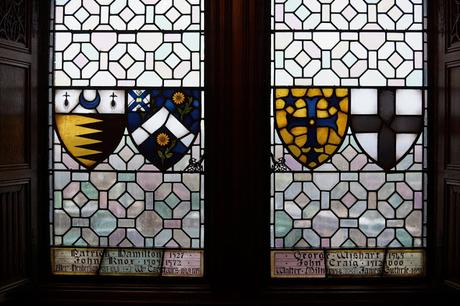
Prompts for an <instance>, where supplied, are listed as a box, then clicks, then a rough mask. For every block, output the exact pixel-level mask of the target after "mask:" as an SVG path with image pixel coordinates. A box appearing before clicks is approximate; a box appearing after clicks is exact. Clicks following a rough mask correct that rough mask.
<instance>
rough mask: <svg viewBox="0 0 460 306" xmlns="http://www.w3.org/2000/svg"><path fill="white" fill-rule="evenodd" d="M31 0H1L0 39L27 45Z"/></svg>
mask: <svg viewBox="0 0 460 306" xmlns="http://www.w3.org/2000/svg"><path fill="white" fill-rule="evenodd" d="M29 2H30V1H26V0H2V1H0V39H2V40H5V41H8V42H10V43H13V44H18V45H22V46H24V47H27V45H28V32H29V31H28V22H27V19H28V11H29V10H28V6H29Z"/></svg>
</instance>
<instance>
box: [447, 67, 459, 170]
mask: <svg viewBox="0 0 460 306" xmlns="http://www.w3.org/2000/svg"><path fill="white" fill-rule="evenodd" d="M447 85H448V87H447V88H448V93H447V95H448V96H447V99H448V109H449V112H448V116H449V120H448V124H449V129H448V133H449V135H450V137H449V138H448V148H449V149H448V159H447V160H448V163H449V165H450V167H453V166H454V165H460V154H458V151H459V148H460V101H459V100H458V99H459V97H460V65H459V66H457V65H455V66H451V67H447Z"/></svg>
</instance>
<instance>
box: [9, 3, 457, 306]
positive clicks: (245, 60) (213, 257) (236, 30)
mask: <svg viewBox="0 0 460 306" xmlns="http://www.w3.org/2000/svg"><path fill="white" fill-rule="evenodd" d="M459 3H460V1H459V0H444V1H441V0H429V1H428V4H429V10H428V11H429V14H430V16H429V20H430V22H429V49H430V54H429V64H430V80H429V89H430V91H429V95H430V124H431V128H430V148H431V150H430V179H431V183H430V190H429V194H430V201H429V228H430V230H429V246H428V275H427V277H426V278H424V279H421V280H420V279H419V280H414V279H405V280H404V279H402V280H394V279H391V280H387V279H377V280H359V279H357V280H352V279H344V280H340V281H338V280H336V281H331V280H321V281H318V280H315V281H272V280H270V274H269V272H270V264H269V206H268V203H269V188H270V182H269V171H270V156H269V154H268V152H269V103H267V101H269V88H270V87H269V79H270V78H269V76H270V70H269V60H270V51H269V50H270V36H269V28H270V23H269V22H270V19H269V13H270V1H269V0H265V1H264V0H207V2H206V4H207V16H206V25H207V29H206V72H205V75H206V100H207V105H206V120H207V123H206V124H207V127H206V128H207V131H206V133H207V136H206V137H207V140H206V143H207V148H206V156H207V157H206V159H207V160H206V165H207V169H206V190H205V192H206V235H205V236H206V242H205V244H206V248H205V252H206V253H205V258H206V262H205V274H206V276H205V278H204V279H202V280H194V281H192V280H174V281H172V280H157V279H151V280H146V279H144V278H143V279H135V278H131V279H130V278H102V277H95V278H88V277H86V278H81V277H52V276H51V275H50V274H49V270H50V269H49V247H48V246H49V240H48V206H49V205H48V191H47V190H48V187H47V180H48V173H47V147H48V145H47V141H48V136H47V134H48V131H47V116H48V109H47V103H48V99H49V97H48V87H47V86H48V52H49V49H48V37H49V22H48V20H49V1H48V0H1V1H0V141H1V143H0V304H1V303H9V304H11V305H19V303H20V302H21V301H22V302H26V303H27V304H26V305H29V304H35V305H38V304H49V305H62V304H65V305H87V304H99V305H109V304H110V305H114V304H118V305H127V304H129V305H136V304H152V305H160V304H189V305H192V304H193V305H195V304H208V305H214V304H216V305H217V304H227V305H243V304H245V305H246V304H247V305H259V304H266V305H280V304H292V305H294V304H298V305H300V304H306V305H307V304H308V305H336V304H340V305H383V304H391V305H408V304H411V305H416V304H430V305H443V304H446V305H448V304H451V305H458V303H459V302H460V4H459Z"/></svg>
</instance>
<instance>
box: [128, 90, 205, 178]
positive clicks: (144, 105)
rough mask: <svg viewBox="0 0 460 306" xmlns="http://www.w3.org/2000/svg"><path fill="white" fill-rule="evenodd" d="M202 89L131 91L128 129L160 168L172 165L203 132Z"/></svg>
mask: <svg viewBox="0 0 460 306" xmlns="http://www.w3.org/2000/svg"><path fill="white" fill-rule="evenodd" d="M200 97H201V91H200V90H197V89H183V88H164V89H153V90H136V89H134V90H130V91H129V92H128V113H127V114H128V132H129V134H130V135H131V138H132V139H133V141H134V144H135V145H136V147H137V148H138V150H139V152H140V153H141V154H142V155H143V156H144V157H145V158H146V159H147V160H149V161H150V162H151V163H152V164H154V165H155V167H157V168H158V169H159V170H161V171H165V170H167V169H169V168H171V167H173V166H174V165H175V164H176V163H177V162H178V161H180V160H181V159H182V158H183V157H184V156H185V154H186V153H187V152H188V151H189V149H190V147H191V145H192V144H193V143H194V142H195V138H196V137H197V135H198V134H199V132H200V121H201V99H200Z"/></svg>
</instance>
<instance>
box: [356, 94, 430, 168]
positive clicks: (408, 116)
mask: <svg viewBox="0 0 460 306" xmlns="http://www.w3.org/2000/svg"><path fill="white" fill-rule="evenodd" d="M423 104H424V103H423V91H422V90H420V89H394V88H393V89H386V88H385V89H366V88H362V89H352V90H351V130H352V132H353V135H354V137H355V139H356V141H357V143H358V145H359V146H360V147H361V149H362V150H363V151H364V152H365V153H366V155H367V156H368V157H369V158H370V159H371V160H372V161H374V162H375V163H376V164H377V165H378V166H380V167H381V168H382V169H384V170H385V171H389V170H391V169H392V168H393V167H395V166H396V165H397V164H398V163H399V161H401V160H402V159H403V158H404V157H405V156H406V154H407V153H409V151H410V150H411V149H412V148H413V146H414V145H415V143H416V142H417V139H418V138H419V136H420V134H421V133H422V130H423V124H424V122H423V117H424V107H423Z"/></svg>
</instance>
